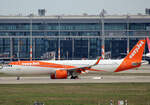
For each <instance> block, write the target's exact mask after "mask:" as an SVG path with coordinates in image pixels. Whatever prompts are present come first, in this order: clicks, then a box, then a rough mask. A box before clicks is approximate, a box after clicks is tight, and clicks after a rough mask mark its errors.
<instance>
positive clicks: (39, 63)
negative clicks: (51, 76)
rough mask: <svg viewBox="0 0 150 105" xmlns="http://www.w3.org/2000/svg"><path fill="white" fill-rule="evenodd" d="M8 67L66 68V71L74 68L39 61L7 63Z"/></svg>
mask: <svg viewBox="0 0 150 105" xmlns="http://www.w3.org/2000/svg"><path fill="white" fill-rule="evenodd" d="M9 65H23V66H38V67H50V68H66V69H69V68H75V66H69V65H62V64H56V63H48V62H41V61H18V62H11V63H9Z"/></svg>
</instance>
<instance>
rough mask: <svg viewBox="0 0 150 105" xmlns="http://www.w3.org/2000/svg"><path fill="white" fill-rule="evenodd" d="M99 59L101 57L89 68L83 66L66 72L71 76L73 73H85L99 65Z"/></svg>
mask: <svg viewBox="0 0 150 105" xmlns="http://www.w3.org/2000/svg"><path fill="white" fill-rule="evenodd" d="M101 58H102V57H99V59H98V60H97V61H96V62H95V63H94V64H93V65H89V66H85V67H77V68H71V69H67V71H68V72H69V73H71V74H72V73H74V72H76V73H81V72H82V71H83V72H85V71H86V70H88V69H90V68H91V67H93V66H96V65H97V64H98V63H99V61H100V60H101Z"/></svg>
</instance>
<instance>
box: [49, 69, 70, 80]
mask: <svg viewBox="0 0 150 105" xmlns="http://www.w3.org/2000/svg"><path fill="white" fill-rule="evenodd" d="M50 76H51V79H67V77H68V73H67V70H56V72H55V73H54V74H51V75H50Z"/></svg>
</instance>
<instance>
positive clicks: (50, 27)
mask: <svg viewBox="0 0 150 105" xmlns="http://www.w3.org/2000/svg"><path fill="white" fill-rule="evenodd" d="M102 21H103V24H104V25H103V26H102ZM102 34H104V35H102ZM145 37H150V16H149V15H110V16H109V15H107V16H104V17H100V16H98V15H83V16H80V15H79V16H78V15H76V16H73V15H70V16H0V59H1V60H6V61H7V60H29V59H30V44H31V39H32V54H33V55H32V56H33V59H49V58H50V57H51V56H55V57H56V59H57V58H58V55H59V51H58V50H59V48H60V57H61V59H81V58H88V59H95V58H97V56H101V42H102V38H104V39H105V52H106V53H107V52H108V53H110V57H111V58H121V53H126V52H127V45H128V43H127V42H129V48H130V49H131V48H132V47H133V46H134V45H135V44H136V42H137V41H138V40H139V39H143V38H145ZM128 39H129V41H128ZM147 51H148V49H147V46H146V49H145V52H147Z"/></svg>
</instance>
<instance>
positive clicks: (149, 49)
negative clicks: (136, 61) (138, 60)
mask: <svg viewBox="0 0 150 105" xmlns="http://www.w3.org/2000/svg"><path fill="white" fill-rule="evenodd" d="M146 40H147V45H148V51H149V53H150V40H149V38H148V37H147V38H146Z"/></svg>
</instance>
